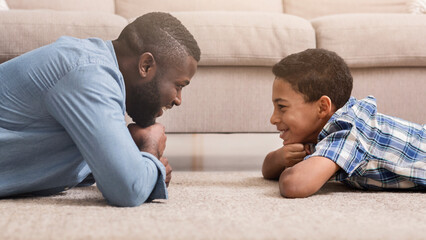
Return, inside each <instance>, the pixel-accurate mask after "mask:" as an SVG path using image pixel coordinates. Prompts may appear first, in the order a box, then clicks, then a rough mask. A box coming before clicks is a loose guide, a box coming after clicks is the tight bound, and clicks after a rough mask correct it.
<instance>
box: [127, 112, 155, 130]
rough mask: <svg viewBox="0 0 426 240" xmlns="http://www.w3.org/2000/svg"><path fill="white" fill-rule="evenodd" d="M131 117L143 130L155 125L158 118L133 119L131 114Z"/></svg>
mask: <svg viewBox="0 0 426 240" xmlns="http://www.w3.org/2000/svg"><path fill="white" fill-rule="evenodd" d="M129 116H130V117H131V118H132V120H133V121H134V122H135V123H136V124H137V125H138V126H139V127H141V128H147V127H149V126H151V125H154V124H155V120H156V117H151V118H147V117H142V118H138V117H135V118H134V117H132V116H131V115H130V114H129Z"/></svg>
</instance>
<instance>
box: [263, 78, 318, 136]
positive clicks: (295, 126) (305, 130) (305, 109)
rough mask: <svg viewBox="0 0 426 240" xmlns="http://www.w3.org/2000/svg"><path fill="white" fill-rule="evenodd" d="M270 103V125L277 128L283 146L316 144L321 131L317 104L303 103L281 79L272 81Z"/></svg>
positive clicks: (297, 93)
mask: <svg viewBox="0 0 426 240" xmlns="http://www.w3.org/2000/svg"><path fill="white" fill-rule="evenodd" d="M272 102H273V104H274V113H273V114H272V116H271V123H272V124H273V125H275V126H277V130H278V131H280V138H282V139H283V140H284V144H292V143H316V142H317V137H318V134H319V132H320V131H321V129H322V126H321V121H320V119H319V117H318V111H319V106H318V104H317V102H312V103H307V102H305V100H304V96H303V95H302V94H301V93H299V92H296V91H295V90H293V88H292V87H291V85H290V83H288V82H287V81H285V80H284V79H282V78H275V80H274V84H273V90H272Z"/></svg>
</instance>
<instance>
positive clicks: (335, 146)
mask: <svg viewBox="0 0 426 240" xmlns="http://www.w3.org/2000/svg"><path fill="white" fill-rule="evenodd" d="M335 124H336V126H339V127H340V128H341V129H340V130H338V131H336V132H333V133H331V134H328V135H327V136H326V137H325V138H324V139H322V140H321V141H320V142H319V143H318V144H317V145H316V146H315V152H314V153H313V154H311V155H309V156H307V157H306V158H310V157H314V156H321V157H325V158H328V159H330V160H332V161H333V162H335V163H336V164H337V165H339V166H340V167H341V168H342V170H340V171H339V172H337V174H336V175H335V177H336V178H335V180H338V181H341V180H344V179H346V178H348V177H350V176H352V174H353V173H354V172H355V171H356V170H357V169H358V168H359V167H360V166H361V165H362V164H363V160H364V159H365V158H366V155H367V152H366V151H365V149H364V147H363V146H362V145H361V143H360V142H359V141H358V139H357V137H356V132H355V131H353V130H352V124H351V123H347V122H335Z"/></svg>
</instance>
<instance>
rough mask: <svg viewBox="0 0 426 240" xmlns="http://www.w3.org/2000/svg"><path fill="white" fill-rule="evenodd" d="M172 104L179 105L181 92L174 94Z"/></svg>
mask: <svg viewBox="0 0 426 240" xmlns="http://www.w3.org/2000/svg"><path fill="white" fill-rule="evenodd" d="M173 103H174V105H176V106H179V105H181V104H182V94H181V92H178V94H177V95H176V98H175V100H174V101H173Z"/></svg>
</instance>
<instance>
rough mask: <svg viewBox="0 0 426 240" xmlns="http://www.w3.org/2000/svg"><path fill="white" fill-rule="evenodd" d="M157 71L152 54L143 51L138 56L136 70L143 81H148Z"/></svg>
mask: <svg viewBox="0 0 426 240" xmlns="http://www.w3.org/2000/svg"><path fill="white" fill-rule="evenodd" d="M156 71H157V63H156V61H155V58H154V55H152V53H150V52H145V53H143V54H142V55H140V57H139V62H138V72H139V75H140V77H141V78H142V81H143V82H150V81H151V80H152V79H153V78H154V77H155V73H156Z"/></svg>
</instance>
